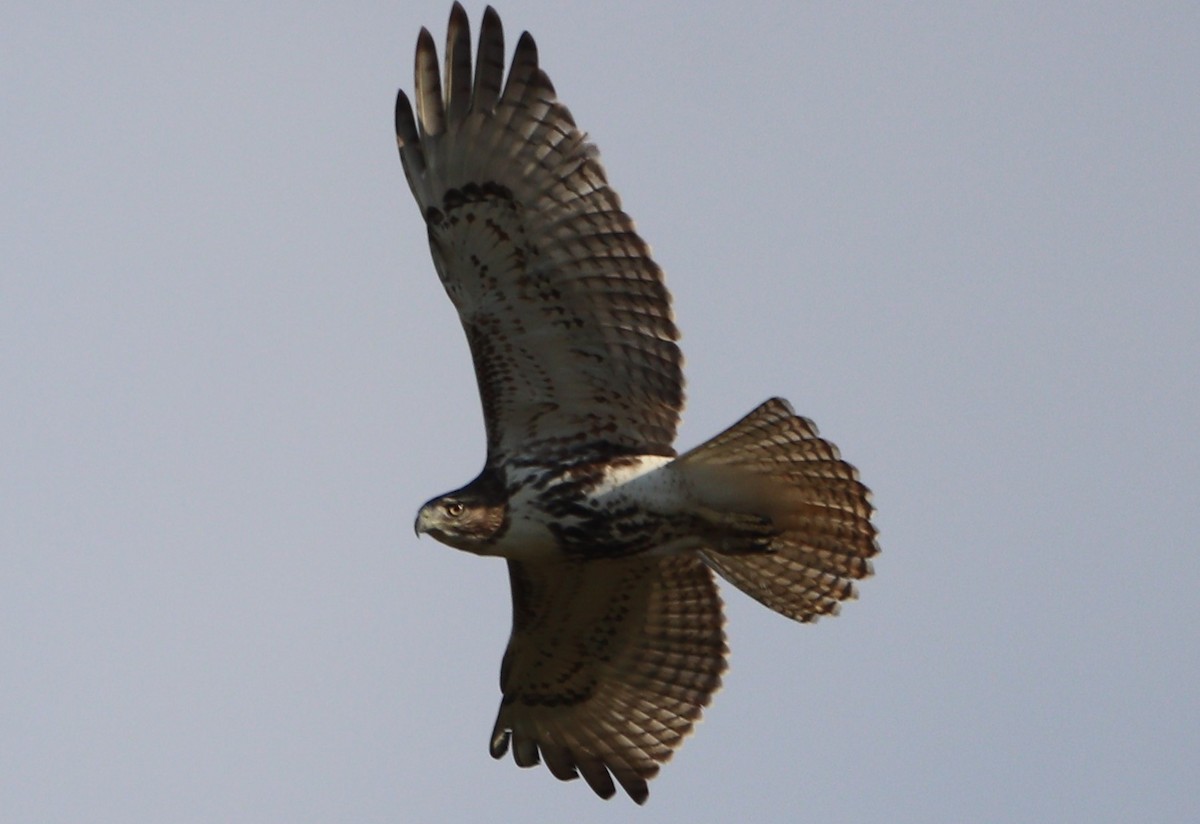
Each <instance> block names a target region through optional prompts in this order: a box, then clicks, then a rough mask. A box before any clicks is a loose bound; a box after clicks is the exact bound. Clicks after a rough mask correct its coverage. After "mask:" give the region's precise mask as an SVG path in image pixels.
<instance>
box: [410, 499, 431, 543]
mask: <svg viewBox="0 0 1200 824" xmlns="http://www.w3.org/2000/svg"><path fill="white" fill-rule="evenodd" d="M428 531H429V509H428V507H424V506H423V507H421V511H420V512H418V513H417V520H416V521H414V522H413V532H415V533H416V535H417V537H418V538H420V537H421V535H423V534H424V533H426V532H428Z"/></svg>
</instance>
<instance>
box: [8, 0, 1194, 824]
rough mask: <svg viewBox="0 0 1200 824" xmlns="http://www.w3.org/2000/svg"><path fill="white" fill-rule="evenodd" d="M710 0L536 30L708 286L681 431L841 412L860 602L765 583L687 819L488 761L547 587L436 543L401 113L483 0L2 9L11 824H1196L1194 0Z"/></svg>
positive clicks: (691, 338) (442, 312)
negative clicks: (771, 599) (870, 510)
mask: <svg viewBox="0 0 1200 824" xmlns="http://www.w3.org/2000/svg"><path fill="white" fill-rule="evenodd" d="M667 5H668V4H662V7H661V8H658V9H653V10H647V9H646V8H645V7H644V4H643V3H634V2H623V3H604V4H601V3H594V4H587V5H584V4H579V5H576V4H567V3H562V2H520V1H519V0H511V2H504V3H503V4H501V5H500V7H499V11H500V13H501V16H502V18H503V20H504V22H505V24H506V31H507V33H508V36H509V44H510V48H511V45H512V44H514V43H515V42H516V37H517V35H518V34H519V32H520V31H521V30H523V29H526V28H528V29H530V30H532V32H533V33H534V35H535V36H536V38H537V40H538V43H539V45H540V47H541V55H542V64H543V66H544V67H545V68H546V69H547V70H548V71H549V73H550V76H551V77H552V78H553V80H554V83H555V85H556V87H557V88H558V91H559V93H560V95H561V96H562V98H563V99H564V100H565V102H566V103H567V104H568V106H569V107H570V108H571V110H572V112H573V113H574V115H575V117H576V120H577V121H578V122H579V123H580V125H581V126H582V127H583V128H584V129H586V130H588V131H589V132H590V133H591V135H592V137H593V138H594V139H595V140H596V142H597V143H598V144H599V146H600V148H601V150H602V152H603V157H604V160H605V165H606V167H607V169H608V172H609V178H610V181H611V182H612V184H613V185H614V187H615V188H616V189H617V190H618V191H619V192H620V193H621V195H622V197H623V199H624V204H625V206H626V208H627V210H628V211H629V212H630V213H631V214H632V215H633V216H634V218H635V219H636V220H637V221H638V225H639V227H640V229H641V231H642V233H643V235H644V236H645V238H646V239H647V240H648V241H649V242H650V243H651V244H652V245H653V247H654V249H655V253H656V257H657V259H658V261H659V262H660V263H661V264H662V265H663V266H664V268H665V269H666V272H667V276H668V283H669V285H670V286H671V288H672V290H673V293H674V296H675V306H676V311H677V314H678V318H679V322H680V325H681V328H682V329H683V332H684V341H683V345H684V350H685V352H686V355H687V358H688V371H687V375H688V381H689V384H688V390H689V397H690V406H689V409H688V411H687V415H686V421H685V424H684V427H683V430H682V434H681V439H680V444H681V446H683V447H688V446H691V445H693V444H695V443H697V442H699V441H701V440H703V439H704V438H706V437H708V436H710V435H712V434H715V433H716V432H717V431H719V430H720V429H722V428H724V427H725V426H727V425H728V424H730V423H732V422H733V421H734V420H736V419H737V418H738V417H739V416H741V415H742V414H744V413H745V412H747V411H748V410H749V409H751V408H752V407H753V406H755V405H756V404H758V403H759V402H760V401H762V400H763V399H765V398H766V397H768V396H770V395H773V394H780V395H784V396H786V397H788V398H790V399H791V400H792V401H793V402H794V403H795V405H796V407H797V408H798V409H799V410H800V411H801V412H802V413H803V414H805V415H808V416H809V417H812V418H814V419H815V420H816V421H817V422H818V424H819V425H820V427H821V430H822V433H823V434H825V435H826V436H828V437H829V438H831V439H833V440H834V441H836V442H837V443H838V444H839V445H840V446H841V447H842V451H843V453H844V455H845V456H846V457H847V458H848V459H849V460H851V461H852V462H853V463H855V464H856V465H858V467H859V468H860V470H861V472H862V476H863V478H864V480H865V481H866V482H867V483H868V485H870V486H871V487H872V488H873V490H874V492H875V502H876V505H877V506H878V508H879V514H878V523H879V526H880V528H881V530H882V536H881V543H882V546H883V554H882V555H881V557H880V558H879V559H878V563H877V565H876V571H877V574H876V577H875V578H874V579H872V580H871V581H868V582H866V583H865V584H864V585H863V586H862V588H861V590H862V598H861V600H860V601H858V602H857V603H854V604H850V605H849V606H848V607H847V608H846V609H845V610H844V611H843V615H842V616H841V617H839V618H836V619H833V620H827V621H822V622H820V623H819V624H817V625H815V626H800V625H797V624H793V623H791V622H788V621H787V620H785V619H783V618H781V617H779V616H777V615H775V614H772V613H770V612H768V611H767V610H765V609H763V608H761V607H760V606H758V605H757V604H755V603H754V602H752V601H750V600H749V599H747V598H745V597H744V596H742V595H741V594H740V593H737V592H736V591H734V590H733V589H732V588H730V587H726V588H725V594H726V597H727V600H728V614H729V626H728V632H729V636H730V645H731V647H732V649H733V656H732V669H731V671H730V673H729V675H728V677H727V679H726V682H725V684H726V686H725V689H724V690H723V691H722V692H721V693H720V694H719V695H718V696H717V698H716V700H715V701H714V703H713V705H712V707H711V708H710V709H709V711H708V713H707V715H706V719H705V720H704V722H703V723H702V724H701V725H700V726H699V727H698V729H697V734H696V735H695V736H694V737H693V738H692V739H690V740H689V741H688V742H687V744H686V745H685V746H684V747H683V749H682V751H681V752H680V753H679V754H678V756H677V757H676V758H675V760H674V761H673V762H672V763H671V764H669V765H668V766H667V767H666V768H665V769H664V770H663V772H662V774H661V776H660V777H659V778H658V779H656V780H655V782H653V784H652V785H651V797H650V801H649V804H648V806H647V807H646V808H645V809H643V810H638V811H636V812H635V811H634V809H633V805H632V803H631V802H630V801H629V800H628V799H627V798H624V797H621V798H618V799H615V800H613V801H611V802H602V801H600V800H598V799H596V798H595V797H593V796H592V794H591V793H590V791H589V790H588V789H587V787H586V786H585V785H583V784H582V782H575V783H573V784H560V783H559V782H558V781H556V780H554V779H553V778H552V777H551V776H550V774H549V772H548V771H546V770H545V769H544V768H540V767H539V768H538V769H535V770H519V769H517V768H516V767H515V766H514V765H513V764H512V762H511V760H508V761H506V762H504V763H496V762H494V761H493V760H492V759H491V758H490V757H489V756H488V755H487V749H486V743H487V738H488V734H489V732H490V730H491V725H492V722H493V719H494V715H495V711H496V707H497V703H498V699H499V692H498V688H497V677H498V676H497V673H498V665H499V661H500V655H501V653H502V650H503V647H504V643H505V640H506V638H507V634H508V626H509V594H508V583H507V578H506V575H505V571H504V568H503V565H502V564H501V563H500V562H497V561H488V560H483V559H479V558H476V557H474V556H470V555H467V554H464V553H459V552H456V551H454V550H451V549H448V548H446V547H443V546H441V545H439V544H437V543H435V542H433V541H431V540H424V541H420V542H418V541H417V540H416V539H415V538H414V537H413V533H412V519H413V516H414V514H415V511H416V508H417V507H418V506H419V505H420V504H421V503H422V502H423V501H424V500H426V499H427V498H429V497H431V496H432V495H434V494H437V493H441V492H443V491H446V490H447V489H450V488H453V487H455V486H457V485H459V484H461V483H463V482H465V481H467V480H469V479H470V478H472V477H473V476H474V474H475V473H476V471H477V470H478V469H479V466H480V464H481V462H482V459H483V446H484V440H483V430H482V425H481V418H480V413H479V409H478V400H477V396H476V390H475V386H474V379H473V373H472V371H471V365H470V360H469V356H468V352H467V347H466V343H465V341H464V339H463V337H462V332H461V329H460V328H459V326H458V323H457V320H456V318H455V316H454V313H453V310H452V308H451V305H450V303H449V301H448V300H447V299H446V297H445V295H444V293H443V292H442V289H441V286H440V285H439V284H438V282H437V279H436V276H435V274H434V271H433V267H432V264H431V263H430V260H429V254H428V249H427V247H426V243H425V237H424V229H423V226H422V224H421V221H420V219H419V215H418V212H417V209H416V208H415V206H414V204H413V202H412V200H411V197H410V194H409V192H408V190H407V187H406V185H405V183H404V180H403V175H402V172H401V168H400V164H399V161H398V159H397V157H396V151H395V146H394V142H393V136H392V133H391V120H392V112H391V107H392V100H393V96H394V93H395V90H396V88H397V86H403V87H405V88H406V89H411V88H412V70H411V66H412V51H413V47H414V44H415V40H416V36H417V32H418V30H419V28H420V26H422V25H426V26H428V27H430V29H431V30H432V31H433V32H434V34H435V38H436V39H437V40H438V41H439V43H440V42H441V41H442V39H443V38H444V36H445V26H446V18H447V14H448V11H449V2H445V1H444V0H437V1H436V2H425V0H422V2H388V3H382V2H378V3H371V4H367V3H362V4H357V5H355V4H334V3H323V4H293V3H274V4H271V3H263V4H246V3H241V2H214V3H199V4H163V5H162V6H160V7H155V8H156V10H148V9H150V8H151V6H148V5H147V4H145V3H133V2H130V3H115V2H108V3H57V4H54V3H32V2H15V3H8V4H6V5H5V6H4V10H3V11H2V12H0V72H2V77H0V79H2V83H0V105H2V109H3V116H2V117H0V154H2V156H3V162H2V163H0V192H2V194H0V213H2V215H0V232H2V233H3V239H2V258H0V266H2V268H0V398H2V399H0V819H3V820H4V821H6V822H10V821H11V822H80V821H88V822H165V821H170V822H212V821H236V822H332V821H355V822H400V821H439V820H443V821H484V820H486V821H507V820H517V819H518V818H520V819H521V820H526V821H564V820H571V821H577V822H607V821H618V820H622V821H624V820H633V819H634V818H635V816H636V818H637V819H638V820H641V821H646V822H651V821H654V822H666V821H684V820H687V821H696V822H710V821H711V822H720V821H733V820H753V821H822V822H862V821H888V822H923V823H924V822H939V821H947V822H949V821H1011V822H1027V821H1046V822H1050V821H1055V822H1097V821H1106V822H1107V821H1112V822H1127V821H1135V820H1136V821H1157V822H1184V821H1195V820H1197V819H1198V818H1200V802H1198V800H1197V789H1196V777H1197V773H1196V768H1197V741H1200V709H1198V703H1200V699H1198V698H1197V695H1198V694H1200V692H1198V685H1200V678H1198V673H1197V669H1198V649H1200V644H1198V639H1197V626H1198V624H1200V609H1198V607H1197V595H1196V593H1197V588H1198V587H1200V553H1198V552H1197V549H1198V546H1197V536H1198V533H1200V506H1198V504H1197V497H1198V494H1200V438H1198V437H1197V422H1198V421H1200V379H1198V377H1197V375H1198V372H1200V331H1198V326H1200V324H1198V320H1197V319H1198V316H1200V161H1198V160H1197V158H1200V106H1198V105H1197V89H1198V88H1200V50H1198V49H1197V43H1198V42H1200V7H1198V6H1197V5H1196V4H1194V3H1175V4H1172V3H1142V4H1115V3H1110V4H1105V3H1087V4H1084V3H1078V4H1053V5H1054V8H1051V7H1050V5H1049V4H1044V3H1008V4H999V5H997V4H974V3H946V4H937V5H933V4H904V5H903V6H900V5H899V4H897V5H887V6H885V5H883V4H877V3H862V4H848V3H826V4H803V3H794V2H786V3H785V2H779V3H753V2H751V3H746V4H733V3H724V2H722V3H717V2H709V3H703V2H702V3H696V4H693V5H692V6H691V8H690V11H688V12H687V13H686V14H684V13H680V12H678V11H667V10H666V7H667ZM670 5H671V6H674V7H676V8H680V6H679V4H670ZM468 11H469V12H470V15H471V20H472V24H473V27H474V28H475V29H476V30H477V28H478V22H479V19H480V13H481V11H482V6H481V5H480V4H479V3H475V2H472V3H469V4H468Z"/></svg>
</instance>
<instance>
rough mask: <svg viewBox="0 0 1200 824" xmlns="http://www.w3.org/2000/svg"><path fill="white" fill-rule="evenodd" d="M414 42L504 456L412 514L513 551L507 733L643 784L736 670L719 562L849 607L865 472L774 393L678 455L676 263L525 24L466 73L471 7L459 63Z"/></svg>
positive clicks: (415, 147)
mask: <svg viewBox="0 0 1200 824" xmlns="http://www.w3.org/2000/svg"><path fill="white" fill-rule="evenodd" d="M440 75H441V71H440V67H439V64H438V57H437V51H436V48H435V46H434V42H433V38H432V37H431V36H430V34H429V32H428V31H427V30H425V29H422V30H421V34H420V37H419V39H418V41H417V57H416V104H417V105H416V109H417V111H416V116H415V117H414V115H413V110H412V107H411V106H410V104H409V100H408V97H406V96H405V94H404V92H400V94H399V96H398V99H397V101H396V138H397V142H398V144H399V146H400V159H401V161H402V163H403V166H404V173H405V176H406V177H407V178H408V183H409V186H411V187H412V191H413V195H414V196H415V197H416V199H417V203H418V205H419V206H420V208H421V214H422V215H423V216H424V218H425V222H426V224H427V226H428V231H429V245H430V248H431V250H432V253H433V262H434V265H435V267H436V268H437V272H438V275H439V276H440V277H441V280H442V284H443V285H444V286H445V288H446V292H447V293H448V294H449V295H450V299H451V300H452V301H453V302H454V305H455V307H456V308H457V309H458V313H459V317H460V318H461V320H462V325H463V328H464V329H465V330H466V333H467V341H468V343H469V344H470V347H471V354H472V356H473V358H474V360H475V373H476V377H477V379H478V382H479V393H480V396H481V397H482V400H483V411H484V418H485V420H486V425H487V462H486V465H485V467H484V469H483V472H482V473H481V474H480V475H479V477H477V478H476V479H475V480H474V481H472V482H471V483H469V484H467V485H466V486H464V487H463V488H462V489H459V490H457V491H455V492H451V493H448V494H446V495H442V496H440V497H437V498H434V499H433V500H431V501H429V502H428V503H427V504H425V505H424V506H423V507H422V508H421V510H420V513H419V514H418V515H417V521H416V530H417V533H418V534H420V533H428V534H429V535H432V536H433V537H435V538H437V539H438V540H439V541H442V542H443V543H446V544H449V545H450V546H452V547H456V548H458V549H462V550H466V551H468V552H473V553H476V554H479V555H492V556H499V557H501V558H505V559H507V562H508V571H509V578H510V581H511V584H512V599H513V626H512V635H511V637H510V638H509V642H508V649H507V650H506V651H505V653H504V660H503V663H502V665H501V669H500V688H501V691H502V693H503V698H502V700H501V702H500V713H499V717H498V718H497V719H496V726H495V729H494V730H493V732H492V737H491V752H492V755H493V756H495V757H496V758H500V757H501V756H503V755H504V753H505V752H506V751H508V750H509V749H511V750H512V753H513V757H514V759H515V760H516V762H517V764H519V765H520V766H522V767H528V766H532V765H534V764H537V763H538V762H539V761H544V762H545V763H546V766H547V767H549V769H550V771H551V772H552V773H553V774H554V775H555V776H556V777H558V778H560V779H563V780H568V779H572V778H576V777H578V776H580V775H582V776H583V778H584V779H585V780H586V781H587V783H588V784H589V785H591V787H592V789H593V790H595V791H596V792H597V793H598V794H599V795H601V796H603V797H605V798H608V797H610V796H612V795H613V793H614V792H615V787H614V784H613V779H616V781H617V782H618V783H619V784H620V785H621V786H622V787H624V788H625V791H626V792H627V793H629V795H630V796H631V797H632V798H633V799H634V800H635V801H636V802H638V803H639V804H640V803H642V802H644V801H645V800H646V797H647V795H648V792H649V791H648V789H647V786H646V782H647V780H649V779H650V778H652V777H653V776H654V775H655V774H656V773H657V772H658V769H659V766H660V765H661V764H662V763H664V762H665V761H667V760H668V759H669V758H670V757H671V754H672V752H673V751H674V750H675V749H676V748H677V747H679V745H680V743H681V742H682V741H683V739H684V737H685V736H686V735H687V734H688V733H689V732H691V729H692V726H693V725H694V724H695V723H696V720H697V719H698V718H699V717H700V713H701V711H702V710H703V708H704V707H705V706H707V705H708V702H709V700H710V699H711V698H712V695H713V693H714V692H715V691H716V690H717V688H718V687H719V686H720V684H721V674H722V672H723V671H724V670H725V655H726V653H727V648H726V646H725V633H724V630H723V624H724V617H723V614H722V604H721V599H720V596H719V595H718V594H717V587H716V583H715V581H714V578H713V574H712V573H713V571H715V572H717V573H718V574H720V575H721V576H722V577H723V578H725V579H726V580H727V581H729V582H730V583H732V584H733V585H734V586H736V587H738V588H739V589H741V590H742V591H744V592H746V593H747V594H749V595H750V596H752V597H753V598H756V599H757V600H759V601H760V602H762V603H763V604H765V605H766V606H768V607H770V608H771V609H773V610H775V611H776V612H780V613H782V614H783V615H786V616H788V617H789V618H794V619H795V620H797V621H812V620H814V619H815V618H817V617H818V616H820V615H831V614H833V613H835V612H837V609H838V603H839V602H840V601H842V600H845V599H847V598H850V597H852V596H853V595H854V584H853V581H854V580H855V579H858V578H863V577H865V576H867V575H869V574H870V573H871V564H870V561H869V559H870V558H871V556H873V555H875V554H876V553H877V552H878V547H877V546H876V542H875V529H874V527H873V526H872V525H871V514H872V509H871V504H870V502H869V492H868V491H867V488H866V487H865V486H863V485H862V484H861V483H860V482H859V480H858V475H857V473H856V471H855V470H854V468H853V467H852V466H850V465H849V464H848V463H846V462H844V461H842V460H841V458H840V456H839V455H838V450H837V448H836V447H835V446H834V445H833V444H831V443H830V442H828V441H825V440H822V439H821V438H820V437H818V435H817V430H816V427H815V426H814V425H813V424H812V422H811V421H809V420H807V419H805V418H801V417H798V416H797V415H796V414H795V413H794V412H793V411H792V409H791V407H790V406H789V405H788V404H787V402H786V401H783V400H780V399H772V400H769V401H767V402H766V403H764V404H763V405H762V406H760V407H758V408H757V409H755V410H754V411H753V412H751V413H750V414H749V415H747V416H746V417H745V418H743V419H742V420H741V421H739V422H738V423H736V424H734V426H733V427H731V428H730V429H728V430H727V431H725V432H723V433H722V434H720V435H718V436H717V437H715V438H713V439H712V440H710V441H707V442H706V443H703V444H701V445H700V446H698V447H696V448H695V449H693V450H691V451H690V452H687V453H685V454H683V455H681V456H679V457H676V453H675V449H674V447H673V443H674V440H675V429H676V425H677V424H678V422H679V414H680V410H681V409H682V408H683V376H682V374H681V369H680V367H681V362H682V361H681V357H680V353H679V347H678V346H677V345H676V343H675V342H676V339H677V338H678V332H677V331H676V329H675V323H674V320H673V319H672V314H671V306H670V295H669V294H668V293H667V289H666V287H665V286H664V284H663V276H662V271H661V270H660V269H659V268H658V266H657V265H656V264H655V263H654V261H653V260H652V259H651V258H650V248H649V247H648V246H647V245H646V243H645V242H644V241H643V240H642V239H641V238H640V237H639V236H638V234H637V232H636V230H635V229H634V225H633V221H632V220H631V219H630V218H629V216H628V215H627V214H625V212H624V211H622V209H621V203H620V200H619V198H618V197H617V194H616V193H615V192H614V191H613V190H612V189H610V188H609V186H608V183H607V181H606V178H605V174H604V170H603V168H601V165H600V160H599V156H598V154H597V152H596V149H595V147H594V146H592V145H591V144H590V143H588V141H587V138H586V136H585V135H584V134H583V133H582V132H580V131H579V130H578V129H577V128H576V127H575V123H574V121H573V120H572V119H571V115H570V113H569V112H568V111H567V109H566V108H565V107H564V106H563V105H562V104H561V103H559V102H558V100H557V98H556V96H555V93H554V87H553V86H551V85H550V80H549V78H548V77H547V76H546V74H545V72H543V71H542V70H541V69H540V68H539V67H538V57H537V48H536V46H535V45H534V42H533V38H532V37H530V36H529V34H528V33H526V34H522V35H521V38H520V40H519V41H518V43H517V47H516V51H515V53H514V55H513V59H512V65H511V67H510V68H509V70H508V75H507V78H506V77H505V72H504V35H503V32H502V30H501V26H500V18H499V17H498V16H497V15H496V12H495V11H493V10H492V9H491V8H488V9H487V11H485V12H484V15H483V25H482V30H481V31H480V35H479V47H478V53H477V56H476V58H475V60H474V68H472V59H471V35H470V30H469V27H468V23H467V15H466V13H465V12H464V11H463V9H462V7H461V6H460V5H458V4H457V3H455V5H454V8H453V10H452V11H451V13H450V28H449V34H448V36H447V40H446V62H445V77H444V79H442V77H441V76H440Z"/></svg>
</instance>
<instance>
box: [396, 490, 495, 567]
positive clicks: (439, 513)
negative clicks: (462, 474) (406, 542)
mask: <svg viewBox="0 0 1200 824" xmlns="http://www.w3.org/2000/svg"><path fill="white" fill-rule="evenodd" d="M507 525H508V498H507V495H506V494H505V490H504V487H503V484H500V483H499V482H498V481H497V480H496V479H494V478H492V477H491V476H489V475H486V474H485V475H480V476H479V477H478V478H476V479H475V480H474V481H472V482H471V483H470V484H468V485H467V486H464V487H463V488H462V489H459V490H456V491H454V492H448V493H446V494H445V495H439V496H438V497H436V498H434V499H433V500H431V501H429V502H428V503H426V504H425V505H424V506H423V507H421V510H420V511H419V512H418V513H417V522H416V524H415V528H416V531H417V535H418V536H419V535H421V534H422V533H425V534H428V535H432V536H433V537H434V538H436V539H437V540H439V541H441V542H442V543H443V544H447V545H448V546H452V547H454V548H455V549H464V550H466V551H467V552H474V553H476V554H478V555H488V554H490V553H489V552H488V547H490V546H491V545H492V544H493V543H494V541H495V539H496V538H498V537H500V535H501V534H503V532H504V529H505V527H506V526H507Z"/></svg>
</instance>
